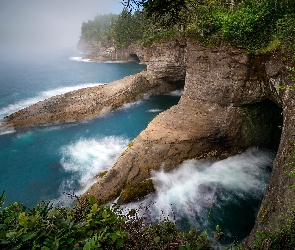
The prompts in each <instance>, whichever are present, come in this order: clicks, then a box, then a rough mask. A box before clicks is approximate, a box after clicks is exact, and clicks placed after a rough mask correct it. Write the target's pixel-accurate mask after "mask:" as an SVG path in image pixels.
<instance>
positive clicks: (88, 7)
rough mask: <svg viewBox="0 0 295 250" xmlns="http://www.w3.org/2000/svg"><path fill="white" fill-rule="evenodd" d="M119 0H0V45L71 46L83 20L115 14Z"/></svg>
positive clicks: (120, 8)
mask: <svg viewBox="0 0 295 250" xmlns="http://www.w3.org/2000/svg"><path fill="white" fill-rule="evenodd" d="M120 2H121V0H0V46H1V48H4V47H7V46H9V47H10V48H14V47H15V48H18V47H20V46H21V47H23V48H36V49H37V48H39V47H40V48H41V47H42V48H44V47H48V48H49V47H53V46H75V45H76V44H77V42H78V40H79V35H80V31H81V24H82V22H83V21H86V22H87V21H88V20H89V19H93V18H94V17H95V15H96V14H108V13H114V14H119V13H120V12H121V11H122V9H123V5H122V4H121V3H120Z"/></svg>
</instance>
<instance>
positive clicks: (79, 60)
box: [69, 56, 91, 62]
mask: <svg viewBox="0 0 295 250" xmlns="http://www.w3.org/2000/svg"><path fill="white" fill-rule="evenodd" d="M69 59H70V60H72V61H78V62H91V61H90V59H86V58H83V57H81V56H72V57H70V58H69Z"/></svg>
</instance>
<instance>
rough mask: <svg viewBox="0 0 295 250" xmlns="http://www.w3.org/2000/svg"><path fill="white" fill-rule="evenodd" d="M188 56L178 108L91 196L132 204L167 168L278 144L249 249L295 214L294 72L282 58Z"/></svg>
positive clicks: (196, 52) (239, 53)
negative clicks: (291, 73)
mask: <svg viewBox="0 0 295 250" xmlns="http://www.w3.org/2000/svg"><path fill="white" fill-rule="evenodd" d="M185 55H186V56H185V64H186V77H185V88H184V93H183V96H182V97H181V99H180V101H179V103H178V105H176V106H174V107H172V108H170V109H169V110H167V111H165V112H163V113H161V114H159V115H158V116H157V117H156V118H155V119H154V120H153V121H152V122H151V123H150V124H149V125H148V127H147V128H146V129H145V130H144V131H142V132H141V133H140V135H139V136H138V137H137V138H135V139H134V141H133V142H132V143H131V144H130V145H129V148H128V149H127V150H126V151H125V152H124V153H123V154H122V156H121V157H120V158H119V159H118V161H117V163H116V164H115V165H114V166H113V168H112V169H111V170H110V171H109V172H108V173H107V174H106V175H105V176H104V177H103V178H102V179H100V180H99V181H98V182H97V183H96V184H94V185H93V186H92V187H91V188H90V189H89V190H88V192H87V194H92V195H95V196H96V197H97V198H98V199H99V200H100V201H101V202H105V201H108V200H110V199H112V198H115V197H117V196H119V200H118V201H119V202H121V203H124V202H128V201H130V200H132V199H135V198H138V197H140V196H142V195H145V194H146V193H147V192H143V191H142V190H149V191H152V190H153V187H151V185H152V184H151V181H150V179H149V178H150V171H151V170H154V169H159V168H160V167H163V168H164V169H166V170H169V169H171V168H173V167H175V166H176V165H177V164H179V163H180V162H182V161H184V160H186V159H189V158H204V157H212V156H213V157H226V156H228V155H231V154H235V153H237V152H240V151H243V150H244V149H246V148H247V147H250V146H261V147H270V148H275V149H277V147H278V144H279V141H280V146H279V150H278V154H277V156H276V160H275V162H274V167H273V172H272V176H271V181H270V185H269V188H268V189H267V191H266V195H265V198H264V200H263V203H262V206H261V208H260V211H259V213H258V217H257V220H256V224H255V227H254V229H253V231H252V232H251V234H250V236H249V237H248V239H247V241H246V243H245V247H246V248H250V246H251V245H253V243H254V242H255V240H257V238H256V237H257V236H256V232H257V231H260V232H265V231H267V230H276V229H278V228H279V227H280V225H282V224H284V223H285V221H286V220H287V219H288V215H290V213H291V212H292V211H293V198H294V191H293V190H292V189H291V188H290V186H291V185H292V184H294V177H292V174H291V175H290V173H292V168H294V155H295V154H294V139H295V138H294V111H295V110H294V100H295V99H294V90H293V89H294V87H292V86H293V85H294V82H292V80H291V78H290V76H289V73H288V72H289V69H290V68H289V67H288V65H287V64H286V63H283V61H282V59H281V58H280V56H279V54H277V53H270V54H267V55H263V56H254V55H248V54H246V53H245V52H244V51H243V50H239V49H235V48H218V49H215V50H212V49H208V48H203V47H200V46H198V45H195V44H191V43H188V44H187V47H186V52H185ZM154 65H156V64H154ZM150 68H156V67H155V66H154V67H150ZM156 76H157V73H156ZM175 77H177V75H175ZM281 126H282V127H283V130H282V131H281V129H280V127H281ZM280 137H281V140H280Z"/></svg>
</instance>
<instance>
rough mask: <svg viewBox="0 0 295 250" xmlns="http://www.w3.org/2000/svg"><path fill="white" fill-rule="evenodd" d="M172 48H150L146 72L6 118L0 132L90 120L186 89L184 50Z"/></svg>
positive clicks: (29, 108)
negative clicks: (152, 95)
mask: <svg viewBox="0 0 295 250" xmlns="http://www.w3.org/2000/svg"><path fill="white" fill-rule="evenodd" d="M171 46H174V43H167V44H165V45H162V46H152V47H150V48H149V49H148V50H147V51H146V53H145V54H144V56H145V58H147V59H146V60H150V62H151V65H150V64H148V65H147V70H146V71H143V72H141V73H139V74H137V75H133V76H127V77H125V78H123V79H121V80H118V81H115V82H112V83H109V84H106V85H101V86H96V87H91V88H84V89H79V90H75V91H72V92H68V93H66V94H62V95H58V96H53V97H51V98H49V99H46V100H44V101H40V102H38V103H36V104H34V105H32V106H30V107H27V108H24V109H22V110H19V111H18V112H15V113H13V114H11V115H9V116H6V117H5V118H4V121H3V122H2V124H0V129H1V126H2V127H6V126H13V127H14V128H18V129H19V128H24V127H28V126H38V125H44V124H52V123H57V122H72V121H80V120H84V119H90V118H93V117H95V116H99V115H101V114H105V113H107V112H110V111H111V110H113V109H115V108H118V107H120V106H122V105H123V104H125V103H129V102H133V101H136V100H138V99H140V98H142V97H143V96H144V95H145V94H149V93H168V92H171V91H173V90H176V89H180V88H183V85H184V79H185V63H184V48H183V47H181V46H176V47H173V50H172V49H171ZM129 50H130V51H134V52H132V53H135V52H136V50H138V47H135V48H133V47H131V48H130V49H129ZM171 51H173V52H171ZM138 55H139V56H140V58H141V60H143V59H145V58H143V57H142V56H141V54H140V53H139V54H138ZM155 55H156V56H155ZM155 64H157V67H155V66H154V65H155ZM175 72H179V74H177V77H174V73H175Z"/></svg>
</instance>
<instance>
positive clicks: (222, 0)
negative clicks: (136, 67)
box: [81, 0, 295, 61]
mask: <svg viewBox="0 0 295 250" xmlns="http://www.w3.org/2000/svg"><path fill="white" fill-rule="evenodd" d="M124 4H125V8H124V9H123V11H122V13H121V14H120V15H118V16H112V21H111V22H109V25H105V27H106V29H104V31H103V33H101V30H102V29H96V30H97V34H96V31H95V30H94V29H93V26H95V25H97V23H98V22H101V21H100V20H102V19H103V20H109V18H110V17H109V16H97V17H96V18H95V19H94V20H93V21H89V22H88V23H83V25H82V31H81V38H83V39H85V38H86V40H89V39H90V40H96V41H98V42H102V43H105V41H108V42H109V45H114V46H115V47H116V48H117V49H120V48H126V47H127V46H128V45H130V44H131V43H132V42H139V43H142V44H150V43H151V42H153V41H156V40H159V39H167V38H170V39H175V38H183V39H190V40H192V41H194V42H196V43H199V44H201V45H204V46H207V47H208V46H209V47H217V46H222V45H225V46H226V45H232V46H235V47H239V48H244V49H245V50H247V51H248V52H249V53H266V52H268V51H274V50H280V51H281V52H282V53H283V54H284V55H285V59H290V60H293V61H294V60H295V57H294V54H295V44H294V39H295V4H294V2H293V1H291V0H282V1H278V0H258V1H257V0H204V1H193V0H177V1H170V0H165V1H160V0H158V1H147V0H145V1H136V0H133V1H130V0H129V1H127V0H126V1H124ZM102 23H106V22H105V21H103V22H102ZM94 24H95V25H94ZM89 34H92V35H91V36H89ZM102 34H103V35H102Z"/></svg>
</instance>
